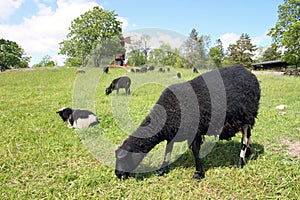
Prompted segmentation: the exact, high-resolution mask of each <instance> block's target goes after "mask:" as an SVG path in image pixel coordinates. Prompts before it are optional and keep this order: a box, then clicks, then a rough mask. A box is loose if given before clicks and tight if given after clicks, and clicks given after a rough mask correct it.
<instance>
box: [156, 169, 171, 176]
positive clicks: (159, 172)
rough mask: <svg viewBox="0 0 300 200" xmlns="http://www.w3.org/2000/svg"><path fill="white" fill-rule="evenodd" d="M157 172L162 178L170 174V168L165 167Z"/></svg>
mask: <svg viewBox="0 0 300 200" xmlns="http://www.w3.org/2000/svg"><path fill="white" fill-rule="evenodd" d="M156 172H157V175H158V176H162V175H164V174H166V173H168V172H169V168H168V167H163V168H160V169H158V170H156Z"/></svg>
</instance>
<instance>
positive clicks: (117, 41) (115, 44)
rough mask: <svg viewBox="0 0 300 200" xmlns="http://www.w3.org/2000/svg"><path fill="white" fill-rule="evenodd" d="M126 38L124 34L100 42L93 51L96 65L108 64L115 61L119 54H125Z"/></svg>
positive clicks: (92, 56) (92, 55)
mask: <svg viewBox="0 0 300 200" xmlns="http://www.w3.org/2000/svg"><path fill="white" fill-rule="evenodd" d="M123 41H124V38H123V36H122V35H116V36H113V37H111V38H109V39H107V40H104V41H103V42H102V43H99V44H98V45H97V46H96V48H95V49H94V50H93V52H92V53H91V58H92V60H93V63H94V66H95V67H100V66H101V65H107V64H110V63H111V62H113V61H114V59H115V56H116V55H117V54H122V55H123V54H125V51H126V50H125V48H124V43H123Z"/></svg>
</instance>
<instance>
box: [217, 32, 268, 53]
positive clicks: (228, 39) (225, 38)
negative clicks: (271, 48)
mask: <svg viewBox="0 0 300 200" xmlns="http://www.w3.org/2000/svg"><path fill="white" fill-rule="evenodd" d="M240 36H241V35H239V34H236V33H226V34H224V35H221V36H220V37H219V38H220V40H221V41H222V44H223V47H224V49H225V50H227V48H228V46H229V45H230V44H235V43H236V41H237V40H238V39H239V38H240ZM270 41H271V38H270V37H269V36H267V32H266V33H265V34H263V35H260V36H256V37H254V38H251V42H252V44H253V45H256V46H258V47H259V46H268V45H269V44H270Z"/></svg>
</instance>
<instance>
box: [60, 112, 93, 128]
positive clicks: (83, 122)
mask: <svg viewBox="0 0 300 200" xmlns="http://www.w3.org/2000/svg"><path fill="white" fill-rule="evenodd" d="M56 113H57V114H59V115H60V117H61V119H62V120H63V121H64V122H65V121H68V127H69V128H75V129H82V128H88V127H90V126H95V125H97V124H99V121H98V118H97V117H96V115H95V114H94V113H93V112H91V111H88V110H73V109H71V108H61V109H60V110H59V111H57V112H56Z"/></svg>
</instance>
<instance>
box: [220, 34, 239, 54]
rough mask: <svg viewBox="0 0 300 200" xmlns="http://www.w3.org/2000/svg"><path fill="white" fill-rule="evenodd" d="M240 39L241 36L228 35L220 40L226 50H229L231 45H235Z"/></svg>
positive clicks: (222, 36)
mask: <svg viewBox="0 0 300 200" xmlns="http://www.w3.org/2000/svg"><path fill="white" fill-rule="evenodd" d="M239 38H240V35H238V34H236V33H226V34H224V35H221V36H220V37H219V39H220V40H221V41H222V44H223V48H224V50H227V48H228V46H229V45H230V44H235V43H236V41H237V40H238V39H239Z"/></svg>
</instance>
